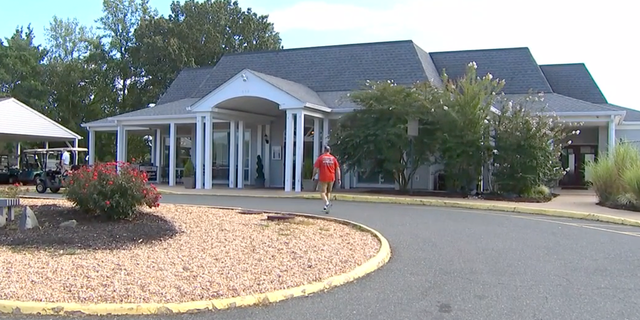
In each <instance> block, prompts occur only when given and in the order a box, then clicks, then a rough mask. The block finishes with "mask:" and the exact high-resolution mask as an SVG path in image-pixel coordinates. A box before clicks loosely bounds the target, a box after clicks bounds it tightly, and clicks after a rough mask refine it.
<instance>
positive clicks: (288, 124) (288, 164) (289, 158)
mask: <svg viewBox="0 0 640 320" xmlns="http://www.w3.org/2000/svg"><path fill="white" fill-rule="evenodd" d="M293 116H294V111H292V110H287V115H286V120H285V125H284V127H285V140H286V141H285V156H284V191H285V192H290V191H291V185H292V184H293V183H292V180H293V139H294V137H293Z"/></svg>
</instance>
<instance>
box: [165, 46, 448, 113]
mask: <svg viewBox="0 0 640 320" xmlns="http://www.w3.org/2000/svg"><path fill="white" fill-rule="evenodd" d="M423 62H424V63H426V64H423ZM429 62H430V60H429V59H426V55H424V54H419V53H418V51H417V46H416V45H415V44H414V43H413V41H410V40H407V41H392V42H377V43H361V44H348V45H337V46H324V47H312V48H296V49H286V50H279V51H266V52H246V53H238V54H227V55H224V56H223V57H222V58H221V59H220V61H218V63H217V64H216V66H215V67H213V68H211V67H207V68H201V69H187V70H184V71H183V72H181V73H180V75H179V76H178V77H177V78H176V80H175V81H174V83H172V84H171V86H170V88H169V89H168V90H167V92H166V93H165V94H164V95H163V96H162V97H161V98H160V100H159V101H158V104H164V103H168V102H172V101H176V100H180V99H185V98H202V97H204V96H205V95H207V94H208V93H209V92H211V91H213V90H214V89H216V88H217V87H218V86H220V85H221V84H223V83H224V82H225V81H227V80H228V79H230V78H231V77H233V76H234V75H236V74H237V73H238V72H240V71H242V70H243V69H251V70H254V71H257V72H260V73H263V74H268V75H271V76H274V77H278V78H281V79H286V80H289V81H292V82H296V83H299V84H301V85H304V86H307V87H309V88H310V89H311V90H313V91H315V92H318V93H320V92H335V91H352V90H356V89H359V88H361V87H362V86H363V85H364V82H365V81H366V80H371V81H377V80H381V81H386V80H394V81H395V82H396V83H397V84H400V85H405V84H412V83H414V82H416V81H427V80H428V79H430V78H431V79H433V78H438V77H439V75H438V74H437V73H434V74H431V73H432V72H435V70H436V69H435V67H433V66H430V65H429Z"/></svg>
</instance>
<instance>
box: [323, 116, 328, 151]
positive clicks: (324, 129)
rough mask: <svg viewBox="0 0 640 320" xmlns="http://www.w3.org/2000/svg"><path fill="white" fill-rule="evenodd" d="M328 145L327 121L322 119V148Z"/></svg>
mask: <svg viewBox="0 0 640 320" xmlns="http://www.w3.org/2000/svg"><path fill="white" fill-rule="evenodd" d="M327 145H329V119H327V118H324V119H322V146H323V147H324V146H327Z"/></svg>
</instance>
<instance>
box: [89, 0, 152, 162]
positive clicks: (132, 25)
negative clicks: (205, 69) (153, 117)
mask: <svg viewBox="0 0 640 320" xmlns="http://www.w3.org/2000/svg"><path fill="white" fill-rule="evenodd" d="M155 15H157V12H156V11H155V10H152V9H151V8H150V7H149V1H148V0H103V16H102V17H101V18H99V19H98V20H97V22H98V23H99V29H100V30H101V31H103V39H104V40H105V41H106V46H105V48H106V53H107V54H106V55H104V56H103V57H104V58H105V59H106V63H105V71H106V72H107V73H108V74H111V75H112V76H113V78H112V79H111V81H112V82H111V83H112V86H113V90H112V93H113V96H112V97H111V99H108V100H110V101H111V104H109V107H110V110H106V111H107V112H106V113H107V114H122V113H126V112H130V111H135V110H138V109H141V108H145V107H146V106H147V105H148V104H149V103H151V102H152V100H150V99H149V97H148V95H146V94H145V92H144V90H143V89H142V86H143V84H144V78H143V74H142V70H141V69H140V68H139V67H137V66H136V64H135V63H134V61H133V58H132V55H131V51H132V49H133V48H134V45H135V37H134V31H135V30H136V28H137V27H138V26H139V24H140V21H142V20H144V19H150V18H151V17H153V16H155ZM127 145H128V150H127V151H128V152H127V154H128V155H129V157H131V158H141V157H142V156H143V155H144V154H145V153H146V152H147V150H148V146H147V142H145V141H144V140H143V137H138V136H130V137H129V139H128V143H127Z"/></svg>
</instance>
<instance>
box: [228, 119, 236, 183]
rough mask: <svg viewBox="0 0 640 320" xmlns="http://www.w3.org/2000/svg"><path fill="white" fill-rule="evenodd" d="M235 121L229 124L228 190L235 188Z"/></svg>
mask: <svg viewBox="0 0 640 320" xmlns="http://www.w3.org/2000/svg"><path fill="white" fill-rule="evenodd" d="M236 131H237V129H236V121H231V122H229V143H228V148H229V177H228V178H227V179H228V183H229V188H231V189H233V188H235V187H236V153H237V152H236Z"/></svg>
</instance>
